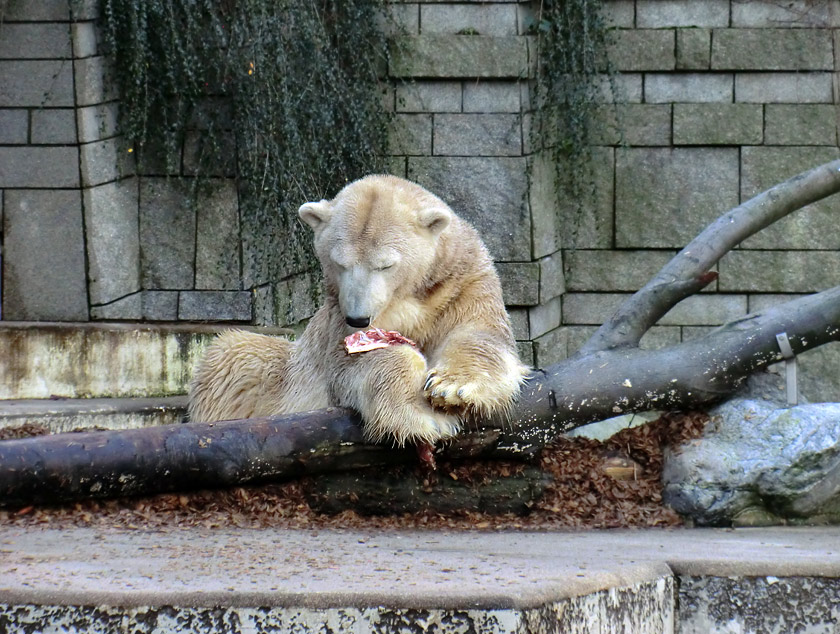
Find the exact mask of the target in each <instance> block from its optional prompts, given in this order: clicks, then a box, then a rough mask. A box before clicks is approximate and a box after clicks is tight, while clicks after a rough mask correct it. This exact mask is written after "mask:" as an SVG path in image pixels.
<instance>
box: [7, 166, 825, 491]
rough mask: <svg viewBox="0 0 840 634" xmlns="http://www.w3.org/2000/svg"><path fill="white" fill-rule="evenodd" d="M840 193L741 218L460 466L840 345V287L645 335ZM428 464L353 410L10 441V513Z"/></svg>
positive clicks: (538, 388)
mask: <svg viewBox="0 0 840 634" xmlns="http://www.w3.org/2000/svg"><path fill="white" fill-rule="evenodd" d="M838 190H840V161H834V162H832V163H828V164H826V165H823V166H820V167H818V168H816V169H814V170H811V171H809V172H805V173H803V174H800V175H799V176H796V177H794V178H792V179H790V180H788V181H786V182H785V183H782V184H781V185H777V186H776V187H774V188H772V189H771V190H768V191H767V192H764V193H763V194H760V195H759V196H757V197H756V198H754V199H752V200H750V201H748V202H746V203H744V204H743V205H740V206H739V207H737V208H735V209H733V210H732V211H730V212H728V213H727V214H725V215H724V216H722V217H721V218H719V219H718V220H717V221H715V222H714V223H713V224H712V225H710V226H709V227H708V228H707V229H706V230H705V231H703V232H702V233H701V234H700V235H699V236H698V237H697V238H696V239H695V240H693V241H692V242H691V244H689V245H688V246H687V247H686V248H685V249H683V250H682V251H681V252H680V253H679V254H678V255H677V256H675V258H674V259H673V260H672V261H671V262H670V263H669V264H667V265H666V266H665V267H664V268H663V269H662V270H661V271H660V272H659V273H658V274H657V275H656V276H655V277H654V278H653V279H652V280H651V282H649V283H648V284H647V285H645V287H644V288H643V289H641V290H640V291H639V292H638V293H636V294H635V295H634V296H633V297H631V298H630V299H629V300H628V301H627V302H626V303H625V304H624V305H623V306H622V307H620V308H619V310H618V311H617V312H616V314H615V315H614V316H613V317H612V318H611V319H609V320H608V321H607V322H606V323H605V324H604V325H603V326H602V327H601V328H600V329H599V330H598V331H597V332H596V333H595V335H594V336H593V337H592V339H591V340H590V341H589V342H587V344H586V345H585V346H584V347H583V348H582V350H581V351H580V352H579V353H578V354H576V355H575V356H573V357H571V358H569V359H567V360H566V361H563V362H560V363H558V364H556V365H553V366H551V367H549V368H546V369H544V370H536V371H534V372H533V373H532V374H531V375H530V377H529V379H528V381H527V383H526V385H525V386H524V388H523V390H522V394H521V397H520V399H519V401H518V403H517V405H516V407H515V409H514V411H513V414H512V416H511V417H510V418H509V419H505V420H491V421H483V427H482V428H481V429H479V430H475V431H470V432H467V433H464V434H461V435H460V436H459V437H458V438H456V439H455V440H454V441H452V442H451V443H449V445H448V447H447V448H446V449H445V451H446V452H448V453H449V454H450V455H451V456H461V457H463V456H474V455H489V454H492V455H497V456H505V457H511V456H518V457H530V456H533V454H534V453H535V452H536V451H538V450H539V448H540V447H542V446H544V445H545V444H546V443H547V442H548V441H550V440H551V439H552V438H554V437H555V436H556V435H557V434H559V433H562V432H564V431H568V430H570V429H572V428H574V427H578V426H581V425H585V424H587V423H590V422H594V421H597V420H601V419H604V418H609V417H612V416H616V415H618V414H622V413H626V412H638V411H645V410H649V409H697V408H703V407H706V406H708V405H710V404H712V403H714V402H716V401H719V400H721V399H723V398H725V397H726V396H728V395H730V394H731V393H732V392H733V391H734V390H736V389H737V388H738V386H739V385H740V384H741V383H742V382H743V381H744V379H745V378H746V377H747V376H748V375H749V374H750V373H752V372H754V371H756V370H758V369H761V368H763V367H765V366H767V365H768V364H770V363H774V362H776V361H779V360H781V353H780V351H779V350H778V348H777V342H776V335H777V334H778V333H781V332H786V333H787V335H788V338H789V340H790V343H791V346H792V348H793V351H794V353H797V354H798V353H801V352H803V351H805V350H809V349H811V348H814V347H816V346H819V345H822V344H824V343H826V342H828V341H834V340H840V286H838V287H835V288H832V289H829V290H826V291H823V292H822V293H817V294H815V295H811V296H808V297H803V298H800V299H797V300H795V301H792V302H788V303H787V304H783V305H781V306H777V307H775V308H772V309H769V310H766V311H763V312H761V313H755V314H752V315H749V316H747V317H744V318H742V319H739V320H736V321H734V322H732V323H730V324H727V325H725V326H722V327H720V328H718V329H716V330H714V331H712V332H710V333H709V334H707V335H706V336H704V337H700V338H698V339H695V340H692V341H689V342H685V343H681V344H678V345H675V346H671V347H668V348H664V349H660V350H641V349H639V348H638V342H639V340H640V339H641V336H642V335H643V334H644V333H645V332H646V331H647V330H648V329H649V328H650V327H651V326H652V325H653V324H654V323H656V321H657V320H658V319H659V318H660V317H661V316H662V315H664V314H665V313H666V312H667V311H668V310H670V308H672V307H673V306H674V305H675V304H676V303H678V302H679V301H680V300H682V299H683V298H685V297H687V296H688V295H690V294H692V293H694V292H697V291H698V290H700V289H701V288H702V287H703V286H705V285H706V284H708V283H709V282H710V281H711V280H713V279H714V276H715V274H714V273H710V272H709V268H711V267H712V266H713V265H714V264H715V263H716V262H717V261H718V260H719V259H720V258H721V257H722V256H723V255H724V254H725V253H726V252H728V251H729V250H730V249H731V248H732V247H733V246H735V245H736V244H738V243H739V242H741V241H742V240H744V239H745V238H746V237H748V236H750V235H752V234H753V233H755V232H756V231H758V230H760V229H762V228H763V227H766V226H768V225H769V224H771V223H773V222H775V221H776V220H778V219H779V218H782V217H784V216H785V215H787V214H788V213H790V212H791V211H793V210H795V209H798V208H800V207H802V206H804V205H806V204H809V203H811V202H814V201H815V200H818V199H820V198H823V197H825V196H827V195H829V194H832V193H834V192H836V191H838ZM413 460H416V456H415V454H414V451H413V450H395V449H393V448H389V447H382V446H372V445H368V444H365V443H364V442H363V438H362V433H361V429H360V427H359V422H358V419H357V418H356V417H355V415H354V414H352V413H351V412H349V411H347V410H342V409H335V408H334V409H327V410H321V411H317V412H308V413H303V414H293V415H289V416H278V417H270V418H265V419H255V420H247V421H232V422H225V423H189V424H185V425H174V426H169V427H160V428H145V429H136V430H131V431H114V432H91V433H79V434H57V435H55V436H42V437H37V438H30V439H23V440H10V441H3V442H0V505H7V506H9V505H27V504H33V503H41V502H56V501H68V500H73V499H79V498H85V497H107V496H118V495H135V494H140V493H152V492H158V491H170V490H176V489H178V490H184V489H190V488H203V487H219V486H228V485H232V484H242V483H249V482H263V481H268V480H276V479H283V478H291V477H295V476H298V475H300V474H304V473H321V472H324V471H336V470H348V469H357V468H360V467H366V466H371V465H381V464H394V463H398V462H406V461H413Z"/></svg>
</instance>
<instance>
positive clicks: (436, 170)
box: [408, 157, 531, 262]
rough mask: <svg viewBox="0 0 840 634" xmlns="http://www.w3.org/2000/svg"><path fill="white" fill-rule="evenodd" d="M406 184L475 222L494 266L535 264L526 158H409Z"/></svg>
mask: <svg viewBox="0 0 840 634" xmlns="http://www.w3.org/2000/svg"><path fill="white" fill-rule="evenodd" d="M408 178H410V179H411V180H413V181H416V182H417V183H419V184H420V185H422V186H423V187H426V188H427V189H429V190H431V191H433V192H435V193H436V194H437V195H438V196H440V197H441V198H442V199H443V200H445V201H446V202H447V203H448V204H449V205H450V206H451V207H452V209H454V210H455V213H457V214H458V215H459V216H461V217H462V218H464V219H465V220H467V221H468V222H471V223H472V224H473V226H475V228H476V229H477V230H478V232H479V233H480V234H481V237H482V238H483V239H484V242H485V244H487V248H488V249H489V251H490V254H491V256H492V257H493V259H494V260H496V261H520V262H523V261H530V260H531V246H530V236H531V219H530V214H529V210H528V205H527V196H528V182H527V175H526V163H525V158H524V157H522V158H520V157H516V158H505V157H492V158H479V157H464V158H458V157H451V158H446V157H428V158H427V157H409V159H408Z"/></svg>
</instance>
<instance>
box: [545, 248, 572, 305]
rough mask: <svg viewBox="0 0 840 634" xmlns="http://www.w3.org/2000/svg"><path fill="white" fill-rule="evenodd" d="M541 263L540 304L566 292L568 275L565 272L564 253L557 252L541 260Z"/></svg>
mask: <svg viewBox="0 0 840 634" xmlns="http://www.w3.org/2000/svg"><path fill="white" fill-rule="evenodd" d="M539 263H540V303H541V304H544V303H546V302H548V301H549V300H552V299H554V298H555V297H558V296H559V295H562V294H563V293H565V292H566V275H565V273H564V271H563V253H562V251H557V252H556V253H552V254H551V255H549V256H547V257H544V258H541V259H540V260H539Z"/></svg>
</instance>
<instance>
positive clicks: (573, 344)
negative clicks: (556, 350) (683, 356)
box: [565, 326, 683, 355]
mask: <svg viewBox="0 0 840 634" xmlns="http://www.w3.org/2000/svg"><path fill="white" fill-rule="evenodd" d="M565 329H566V331H567V332H568V336H569V354H570V355H571V354H574V353H575V352H577V351H578V350H580V348H581V347H582V346H583V344H585V343H586V342H587V341H588V340H589V338H590V337H592V335H594V334H595V332H596V331H597V330H598V327H597V326H565ZM682 330H683V328H680V327H679V326H654V327H653V328H651V329H650V330H648V331H647V332H646V333H645V335H644V336H643V337H642V340H641V341H640V342H639V347H640V348H641V349H643V350H657V349H659V348H666V347H668V346H673V345H676V344H678V343H680V335H681V331H682Z"/></svg>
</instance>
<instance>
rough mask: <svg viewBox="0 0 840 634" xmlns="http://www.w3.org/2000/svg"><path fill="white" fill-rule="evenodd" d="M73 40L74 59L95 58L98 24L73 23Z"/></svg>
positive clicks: (71, 27)
mask: <svg viewBox="0 0 840 634" xmlns="http://www.w3.org/2000/svg"><path fill="white" fill-rule="evenodd" d="M70 33H71V35H72V38H73V57H75V58H77V59H80V58H82V57H93V56H94V55H96V53H97V41H96V39H97V38H96V23H95V22H73V23H72V24H71V25H70Z"/></svg>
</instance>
